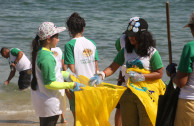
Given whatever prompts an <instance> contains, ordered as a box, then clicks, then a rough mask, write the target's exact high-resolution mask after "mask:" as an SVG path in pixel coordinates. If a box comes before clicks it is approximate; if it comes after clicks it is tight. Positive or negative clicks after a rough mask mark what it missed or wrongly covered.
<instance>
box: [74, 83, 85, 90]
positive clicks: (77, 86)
mask: <svg viewBox="0 0 194 126" xmlns="http://www.w3.org/2000/svg"><path fill="white" fill-rule="evenodd" d="M75 83H76V86H75V88H74V89H71V91H73V92H74V91H79V90H81V88H80V87H85V85H84V84H81V83H78V82H75Z"/></svg>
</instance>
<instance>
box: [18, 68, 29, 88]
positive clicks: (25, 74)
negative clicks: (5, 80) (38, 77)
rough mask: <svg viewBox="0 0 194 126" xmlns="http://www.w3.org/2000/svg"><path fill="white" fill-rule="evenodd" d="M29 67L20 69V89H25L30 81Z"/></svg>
mask: <svg viewBox="0 0 194 126" xmlns="http://www.w3.org/2000/svg"><path fill="white" fill-rule="evenodd" d="M31 73H32V71H31V69H28V70H24V71H21V72H20V73H19V74H20V76H19V80H18V86H19V89H20V90H23V89H26V88H28V87H29V86H30V83H31Z"/></svg>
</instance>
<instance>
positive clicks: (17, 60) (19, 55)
mask: <svg viewBox="0 0 194 126" xmlns="http://www.w3.org/2000/svg"><path fill="white" fill-rule="evenodd" d="M23 54H24V53H23V52H22V51H19V53H18V56H17V57H16V59H15V62H16V63H18V62H19V61H20V59H21V58H22V56H23Z"/></svg>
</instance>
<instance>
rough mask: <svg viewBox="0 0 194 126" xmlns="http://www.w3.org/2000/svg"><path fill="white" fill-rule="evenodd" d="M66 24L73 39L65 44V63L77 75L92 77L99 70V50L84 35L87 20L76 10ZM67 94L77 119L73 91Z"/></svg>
mask: <svg viewBox="0 0 194 126" xmlns="http://www.w3.org/2000/svg"><path fill="white" fill-rule="evenodd" d="M66 24H67V27H68V30H69V34H70V36H71V37H72V39H71V40H70V41H69V42H68V43H67V44H65V46H64V48H65V52H64V55H65V64H67V66H68V68H70V70H71V71H72V72H73V73H75V74H76V75H77V76H78V75H84V76H86V77H88V78H91V77H92V76H94V74H95V73H96V72H97V71H98V52H97V48H96V44H95V42H94V41H92V40H90V39H87V38H85V37H84V36H83V32H84V28H85V26H86V23H85V20H84V18H82V17H81V16H80V15H79V14H78V13H76V12H75V13H73V14H72V15H71V16H70V17H69V18H68V19H67V22H66ZM66 94H67V97H68V98H69V101H70V109H71V111H72V113H73V116H74V120H75V99H74V95H73V93H72V92H71V93H70V92H66ZM74 122H75V121H74Z"/></svg>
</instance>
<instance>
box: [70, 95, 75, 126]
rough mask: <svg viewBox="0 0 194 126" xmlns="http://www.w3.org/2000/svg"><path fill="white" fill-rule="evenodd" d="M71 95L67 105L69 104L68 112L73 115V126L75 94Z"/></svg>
mask: <svg viewBox="0 0 194 126" xmlns="http://www.w3.org/2000/svg"><path fill="white" fill-rule="evenodd" d="M71 93H72V98H71V99H70V100H69V104H70V110H71V112H72V114H73V118H74V126H75V121H76V119H75V94H74V93H73V92H71Z"/></svg>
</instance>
